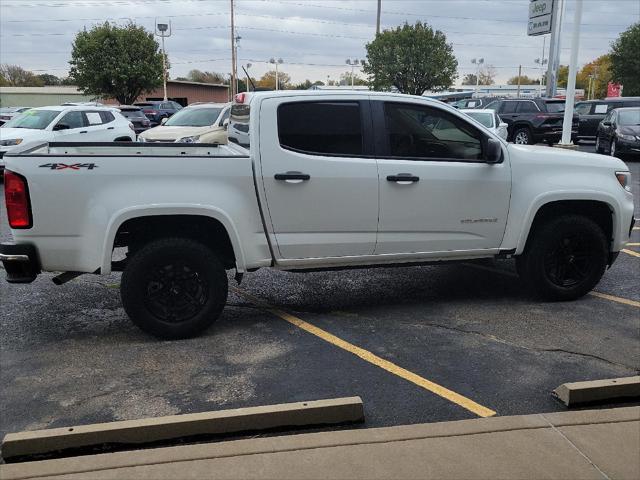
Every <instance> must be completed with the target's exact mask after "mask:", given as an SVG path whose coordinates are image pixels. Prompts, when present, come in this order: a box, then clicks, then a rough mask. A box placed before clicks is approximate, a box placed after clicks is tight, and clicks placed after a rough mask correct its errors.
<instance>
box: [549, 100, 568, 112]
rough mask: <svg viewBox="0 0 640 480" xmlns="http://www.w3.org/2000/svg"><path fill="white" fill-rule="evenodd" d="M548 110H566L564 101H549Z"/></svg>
mask: <svg viewBox="0 0 640 480" xmlns="http://www.w3.org/2000/svg"><path fill="white" fill-rule="evenodd" d="M547 112H549V113H562V112H564V102H547Z"/></svg>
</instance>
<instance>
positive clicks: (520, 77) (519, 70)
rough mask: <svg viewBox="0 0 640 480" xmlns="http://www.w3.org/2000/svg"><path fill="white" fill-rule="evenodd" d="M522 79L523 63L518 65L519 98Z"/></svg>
mask: <svg viewBox="0 0 640 480" xmlns="http://www.w3.org/2000/svg"><path fill="white" fill-rule="evenodd" d="M521 79H522V65H519V66H518V98H520V80H521Z"/></svg>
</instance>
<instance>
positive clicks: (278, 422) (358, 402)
mask: <svg viewBox="0 0 640 480" xmlns="http://www.w3.org/2000/svg"><path fill="white" fill-rule="evenodd" d="M363 420H364V408H363V405H362V399H360V397H347V398H336V399H329V400H315V401H309V402H297V403H285V404H279V405H269V406H262V407H250V408H238V409H232V410H220V411H216V412H203V413H192V414H187V415H172V416H167V417H158V418H145V419H141V420H127V421H121V422H112V423H98V424H93V425H80V426H73V427H64V428H53V429H50V430H35V431H31V432H19V433H9V434H7V435H5V437H4V440H3V442H2V458H3V459H5V460H10V459H12V458H15V457H23V456H27V455H37V454H45V453H50V452H55V451H60V450H67V449H77V448H85V447H91V446H98V445H103V444H117V445H126V444H138V445H139V444H144V443H152V442H158V441H163V440H170V439H177V438H182V437H193V436H196V435H215V434H226V433H238V432H243V431H255V430H268V429H273V428H283V427H301V426H307V425H327V424H341V423H351V422H360V421H363Z"/></svg>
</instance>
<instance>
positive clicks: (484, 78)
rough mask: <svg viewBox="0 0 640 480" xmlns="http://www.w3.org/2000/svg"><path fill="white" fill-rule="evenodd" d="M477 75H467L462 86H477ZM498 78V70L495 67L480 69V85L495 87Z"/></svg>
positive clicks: (489, 66)
mask: <svg viewBox="0 0 640 480" xmlns="http://www.w3.org/2000/svg"><path fill="white" fill-rule="evenodd" d="M477 78H478V77H476V75H475V73H467V74H466V75H465V76H464V77H463V78H462V85H475V84H476V79H477ZM495 78H496V69H495V67H494V66H493V65H487V66H486V67H482V68H481V69H480V81H479V82H478V85H493V84H494V83H496V82H495Z"/></svg>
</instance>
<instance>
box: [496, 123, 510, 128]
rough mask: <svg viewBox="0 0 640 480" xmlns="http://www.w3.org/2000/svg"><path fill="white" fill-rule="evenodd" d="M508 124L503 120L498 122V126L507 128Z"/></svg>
mask: <svg viewBox="0 0 640 480" xmlns="http://www.w3.org/2000/svg"><path fill="white" fill-rule="evenodd" d="M508 126H509V125H508V124H506V123H504V122H500V125H498V128H507V127H508Z"/></svg>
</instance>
